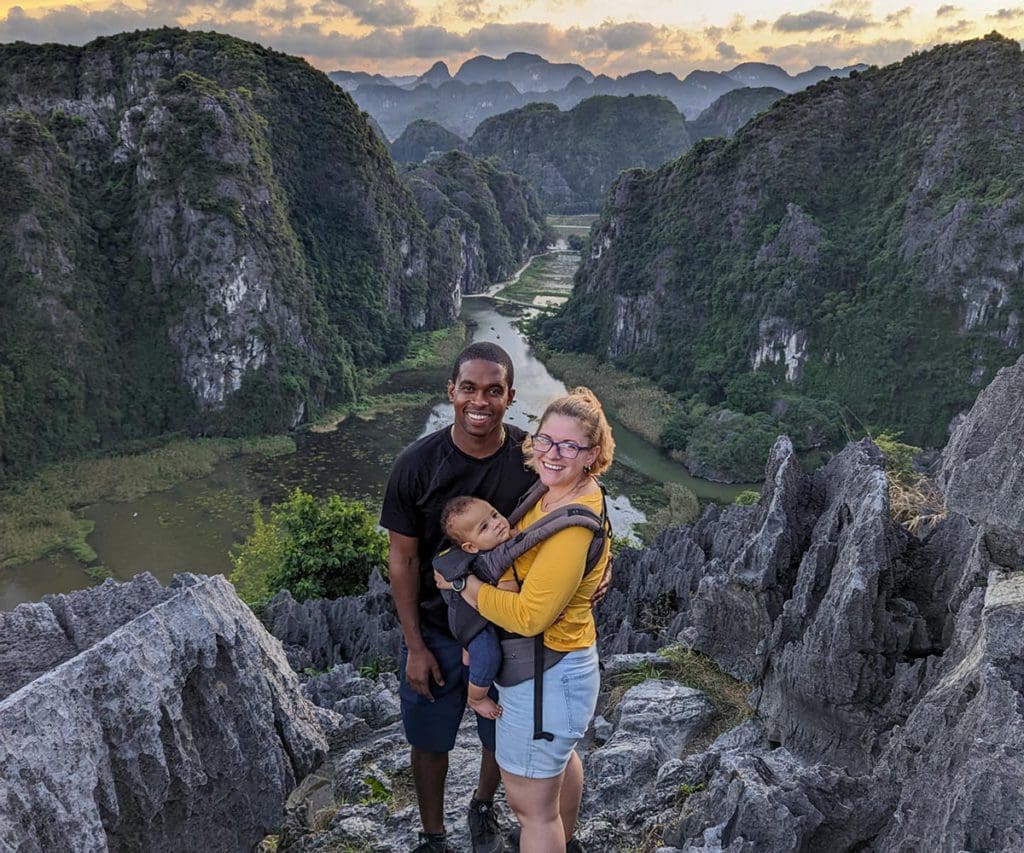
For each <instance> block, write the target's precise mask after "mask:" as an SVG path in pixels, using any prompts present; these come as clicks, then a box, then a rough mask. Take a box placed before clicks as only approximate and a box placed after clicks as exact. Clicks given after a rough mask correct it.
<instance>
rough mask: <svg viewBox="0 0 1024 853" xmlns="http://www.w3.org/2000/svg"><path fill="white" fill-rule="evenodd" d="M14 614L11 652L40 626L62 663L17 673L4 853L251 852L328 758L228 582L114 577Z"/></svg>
mask: <svg viewBox="0 0 1024 853" xmlns="http://www.w3.org/2000/svg"><path fill="white" fill-rule="evenodd" d="M47 609H48V610H49V611H50V612H51V614H52V619H46V618H43V616H44V612H45V610H47ZM4 617H5V618H4V619H3V621H2V622H0V648H10V643H11V640H12V637H11V632H14V633H23V632H26V631H32V630H34V631H35V633H33V634H27V635H23V636H21V637H19V643H20V644H21V648H22V649H31V648H32V646H33V645H34V643H35V641H37V640H38V642H39V643H40V644H41V645H43V646H44V647H47V648H49V649H51V650H52V651H51V653H50V654H49V655H48V656H47V657H48V659H49V660H50V661H53V662H55V665H54V666H53V667H52V668H51V669H49V670H48V671H46V672H43V673H31V672H29V670H28V669H27V668H20V669H19V668H10V667H8V672H7V676H8V677H7V680H6V682H5V684H6V687H7V689H8V690H9V689H10V688H11V687H12V686H13V687H15V689H14V691H13V692H10V693H9V694H8V695H6V696H5V698H3V700H2V701H0V790H3V791H4V796H3V797H2V798H0V826H4V827H5V830H4V832H3V833H0V850H5V851H6V850H11V851H14V850H17V851H50V850H71V851H80V850H81V851H84V850H106V849H121V850H151V851H181V850H186V849H187V850H224V851H230V850H238V851H242V850H245V851H248V850H251V849H252V848H253V846H254V845H255V844H256V843H257V842H258V841H259V840H260V839H261V838H263V836H265V835H266V834H267V833H268V832H270V831H272V830H274V829H276V827H277V826H278V825H279V824H280V822H281V820H282V818H283V811H284V800H285V797H286V795H287V793H288V792H289V791H290V790H291V788H292V787H293V786H294V785H295V784H296V781H297V780H299V779H301V778H302V777H303V776H305V775H306V774H307V773H309V772H310V771H311V770H312V769H313V768H314V767H315V766H316V765H317V764H318V763H319V761H321V760H322V758H323V757H324V754H325V751H326V742H325V740H324V738H323V734H322V733H321V731H320V728H319V725H318V724H317V720H316V716H315V714H314V711H313V708H312V706H311V705H309V704H308V703H307V702H306V701H305V700H304V699H303V698H302V697H301V695H300V693H299V686H298V681H297V679H296V677H295V675H294V674H293V673H292V672H291V670H290V669H289V667H288V665H287V661H286V660H285V657H284V654H283V653H282V650H281V647H280V644H279V643H277V642H276V641H275V640H273V639H272V638H271V637H270V636H269V635H268V634H267V633H266V631H265V630H264V629H263V627H262V626H261V625H260V624H259V622H258V621H257V620H256V618H255V616H253V614H252V613H251V611H250V610H249V609H248V608H247V607H246V606H245V605H244V604H243V603H242V602H241V601H240V600H239V599H238V597H237V596H236V595H235V592H234V588H233V587H232V586H231V585H230V584H229V583H228V582H227V581H226V580H225V579H224V578H223V577H212V578H203V577H199V576H195V575H179V576H178V578H177V579H176V581H175V583H174V584H172V585H171V586H170V587H167V588H163V587H159V585H158V584H156V582H155V581H154V580H153V579H152V578H150V577H141V578H137V579H136V580H135V581H133V582H132V583H129V584H115V583H113V582H112V581H108V582H107V583H105V584H103V586H101V587H99V588H98V589H93V590H87V591H85V592H81V593H74V594H71V595H68V596H49V597H47V599H46V600H45V601H44V603H41V604H34V605H22V606H21V607H19V608H17V609H16V610H15V611H14V613H13V618H8V617H10V615H9V614H4ZM32 617H36V618H35V619H34V620H33V619H32ZM54 626H57V627H59V628H60V629H61V630H62V631H64V632H65V636H66V639H67V642H66V643H65V644H63V645H61V644H59V643H56V642H55V637H56V634H55V633H54ZM61 658H63V660H60V659H61ZM58 661H59V662H58ZM29 675H32V676H33V677H32V679H31V680H29V681H26V677H27V676H29ZM12 676H13V677H12ZM19 682H20V685H19Z"/></svg>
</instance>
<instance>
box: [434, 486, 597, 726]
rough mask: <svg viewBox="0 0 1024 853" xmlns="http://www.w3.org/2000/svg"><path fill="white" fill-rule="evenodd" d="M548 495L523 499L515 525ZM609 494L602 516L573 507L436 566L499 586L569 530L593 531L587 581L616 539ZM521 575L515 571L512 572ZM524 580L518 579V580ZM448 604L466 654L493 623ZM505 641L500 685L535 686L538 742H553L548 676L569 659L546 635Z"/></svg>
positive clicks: (454, 601)
mask: <svg viewBox="0 0 1024 853" xmlns="http://www.w3.org/2000/svg"><path fill="white" fill-rule="evenodd" d="M546 492H547V486H545V485H543V484H542V483H541V482H540V481H538V482H537V483H535V484H534V486H533V487H532V488H531V489H530V490H529V491H528V492H527V493H526V494H525V495H523V497H522V499H521V500H520V502H519V504H518V505H517V506H516V508H515V510H513V512H512V514H511V515H510V516H509V518H508V521H509V524H510V525H513V526H514V525H516V524H518V523H519V521H521V520H522V518H523V516H524V515H526V513H527V511H528V510H529V509H531V508H532V507H533V506H534V504H536V503H537V501H539V500H540V499H541V498H542V497H543V496H544V494H545V493H546ZM603 492H604V488H603V487H602V496H601V515H600V516H598V515H596V514H595V513H594V512H592V511H591V510H590V509H588V508H587V507H585V506H580V505H579V504H568V505H566V506H562V507H559V508H558V509H556V510H553V511H552V512H550V513H548V514H547V515H546V516H544V517H543V518H541V519H539V520H538V521H535V522H534V523H533V524H531V525H530V526H529V527H527V528H525V529H524V530H521V531H520V532H519V533H517V534H516V535H515V536H513V537H512V538H511V539H509V540H508V541H507V542H503V543H502V544H501V545H498V546H497V547H496V548H493V549H491V550H490V551H485V552H482V553H478V554H468V553H466V552H465V551H463V550H462V549H461V548H449V549H448V550H446V551H442V552H441V553H440V554H438V555H437V556H436V557H435V558H434V560H433V565H434V568H435V569H436V570H437V571H438V572H439V573H440V574H441V576H442V577H444V579H445V580H447V581H449V582H451V581H454V580H456V579H457V578H465V577H468V576H469V575H471V574H473V575H476V576H477V577H478V578H480V580H482V581H484V582H486V583H492V584H494V583H497V582H498V581H499V580H500V579H501V576H502V575H503V574H504V573H505V570H506V569H508V567H509V566H512V564H513V562H514V561H515V560H516V558H518V557H520V556H522V555H523V554H525V553H526V552H527V551H529V550H530V549H531V548H533V547H534V546H535V545H538V544H539V543H541V542H543V541H544V540H545V539H547V538H548V537H549V536H552V535H554V534H555V533H557V532H558V531H559V530H564V529H565V528H567V527H586V528H587V529H588V530H591V531H593V533H594V538H593V540H592V541H591V543H590V547H589V548H588V549H587V561H586V565H585V567H584V569H583V577H586V576H587V575H588V574H590V572H591V571H593V569H594V568H595V567H596V566H597V564H598V563H599V562H600V560H601V555H602V554H603V553H604V549H605V543H606V541H607V540H610V539H611V535H612V529H611V523H610V522H609V520H608V511H607V507H606V506H605V499H604V494H603ZM512 571H513V573H514V572H515V567H514V566H513V569H512ZM516 580H518V577H517V578H516ZM442 594H443V595H444V598H445V600H446V601H447V602H448V625H449V627H450V628H451V631H452V633H453V634H454V635H455V637H456V639H458V641H459V642H460V643H461V644H462V646H463V648H465V647H466V646H467V645H468V644H469V642H470V641H471V640H472V639H473V638H474V637H475V636H476V635H477V634H479V633H480V632H481V631H482V630H483V629H484V628H486V627H487V626H488V624H489V623H488V621H487V620H486V619H485V618H484V617H483V616H481V615H480V614H479V613H478V612H477V611H476V610H475V609H474V608H473V607H471V606H470V605H469V603H467V602H466V601H465V599H463V597H462V596H461V595H459V594H458V593H455V592H453V591H452V590H444V591H443V592H442ZM498 632H499V636H500V637H501V654H502V663H501V669H500V671H499V672H498V677H497V679H496V680H497V682H498V684H500V685H502V686H504V687H511V686H513V685H515V684H520V683H522V682H523V681H526V680H527V679H530V678H532V679H534V682H533V719H534V733H533V738H534V740H538V739H541V738H543V739H544V740H553V739H554V735H552V734H551V733H550V732H545V731H544V730H543V696H544V692H543V691H544V671H545V670H547V669H550V668H551V667H552V666H554V665H555V664H556V663H558V661H560V660H561V659H562V658H563V657H565V654H566V653H565V652H556V651H555V650H553V649H549V648H547V647H546V646H545V645H544V633H543V632H541V633H540V634H537V635H536V636H535V637H523V636H520V635H518V634H512V633H509V632H508V631H504V630H502V629H500V628H499V629H498Z"/></svg>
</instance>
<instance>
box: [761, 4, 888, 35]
mask: <svg viewBox="0 0 1024 853" xmlns="http://www.w3.org/2000/svg"><path fill="white" fill-rule="evenodd" d="M872 26H874V21H872V20H871V19H870V18H866V17H864V16H862V15H853V16H851V17H846V16H845V15H840V14H839V13H837V12H829V11H825V10H824V9H815V10H812V11H810V12H799V13H794V12H787V13H786V14H785V15H782V16H780V17H779V18H777V19H776V21H775V23H774V24H773V25H772V29H773V30H775V31H776V32H780V33H810V32H815V31H816V30H846V31H849V32H854V31H856V30H863V29H866V28H867V27H872Z"/></svg>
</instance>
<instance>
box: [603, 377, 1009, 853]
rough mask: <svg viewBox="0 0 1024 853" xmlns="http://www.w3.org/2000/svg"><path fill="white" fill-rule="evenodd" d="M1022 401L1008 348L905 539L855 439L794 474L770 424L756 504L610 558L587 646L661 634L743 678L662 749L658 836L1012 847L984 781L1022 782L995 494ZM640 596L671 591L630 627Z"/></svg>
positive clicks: (660, 640)
mask: <svg viewBox="0 0 1024 853" xmlns="http://www.w3.org/2000/svg"><path fill="white" fill-rule="evenodd" d="M1022 401H1024V360H1021V361H1019V362H1018V363H1017V364H1016V365H1015V366H1013V367H1012V368H1006V369H1004V370H1002V371H1000V373H999V374H998V376H997V377H996V379H995V380H994V381H993V383H992V385H991V386H990V387H989V388H988V389H986V390H985V391H984V392H983V393H982V395H981V396H980V397H979V399H978V402H977V404H976V405H975V407H974V409H973V410H972V411H971V413H970V414H969V415H968V416H967V417H966V418H964V419H963V420H961V421H960V422H959V424H958V426H957V427H956V429H955V430H954V432H953V435H952V437H951V440H950V442H949V445H948V446H947V448H946V451H945V452H944V454H943V459H942V476H941V479H942V482H943V484H944V489H945V495H946V502H947V508H948V509H949V511H950V514H949V516H948V517H947V518H946V519H945V520H943V521H942V522H940V523H939V524H937V525H936V526H934V527H933V528H932V529H931V530H930V531H929V532H928V533H927V534H926V535H925V536H924V537H923V538H920V539H919V538H917V537H914V536H911V535H909V534H907V533H906V532H905V531H904V530H903V529H902V528H900V527H898V526H897V525H895V524H894V523H893V522H892V521H891V519H890V517H889V508H888V498H887V492H886V487H885V477H884V474H883V473H882V470H881V459H880V456H879V454H878V451H877V449H875V448H874V446H873V445H871V444H870V443H869V442H866V441H865V442H861V443H860V444H856V445H851V446H849V447H848V448H847V449H846V450H845V451H844V452H843V453H842V454H840V455H839V456H838V457H836V458H835V459H834V460H833V462H832V463H830V464H829V465H828V466H827V467H826V468H825V469H823V470H822V471H820V472H818V473H817V474H815V475H813V476H807V475H805V474H803V473H802V472H800V471H799V469H798V468H797V467H796V466H795V465H794V460H793V456H792V451H791V448H790V446H789V445H788V442H786V441H785V440H784V439H780V441H779V443H778V444H777V445H776V448H775V450H774V452H773V455H772V459H771V461H770V462H769V466H768V472H767V473H768V478H767V481H766V484H765V490H764V495H763V497H762V500H761V502H760V504H759V505H758V506H757V507H753V508H738V507H734V508H729V509H727V510H725V511H721V510H714V509H712V510H709V511H708V512H707V513H706V514H705V516H704V517H703V518H702V519H701V521H700V523H699V524H697V525H695V526H694V527H693V528H692V529H691V528H681V529H679V530H675V531H668V532H666V533H665V534H663V535H662V537H661V539H660V540H659V541H657V542H656V543H655V544H654V546H653V547H652V548H650V549H648V550H647V551H645V552H641V553H636V552H632V553H628V552H627V555H626V556H625V557H624V558H622V559H620V560H619V562H618V563H617V564H616V578H617V581H616V589H615V590H613V592H612V593H611V594H610V596H609V599H608V603H607V605H606V606H605V607H604V608H603V609H602V611H601V621H602V623H603V625H604V627H605V632H604V634H605V641H604V645H605V648H606V650H608V651H625V650H636V649H650V648H653V647H656V646H660V645H662V644H664V643H666V642H682V643H683V644H685V645H686V646H688V647H691V648H693V649H696V650H700V651H702V652H704V653H706V654H708V655H710V656H712V657H713V658H714V659H715V660H716V661H717V662H718V663H719V664H720V665H721V666H722V667H723V669H725V670H726V671H728V672H731V673H733V674H734V675H737V676H739V677H741V678H743V679H744V680H746V681H748V682H749V683H751V684H752V686H753V691H752V693H751V696H750V703H751V705H752V706H753V708H754V709H755V711H756V717H755V720H754V721H752V722H751V723H750V724H747V726H746V727H745V728H744V729H743V730H737V732H735V733H733V734H730V735H728V736H725V737H723V738H721V739H720V740H719V741H717V742H716V743H715V744H713V745H712V747H711V748H710V750H708V751H706V752H704V753H702V754H696V755H690V756H684V759H683V761H682V762H679V763H676V764H666V765H663V766H662V768H661V771H660V773H659V777H658V781H657V783H656V785H655V786H654V788H653V789H652V792H649V793H652V795H653V796H655V800H656V799H657V791H658V790H661V791H662V795H663V797H665V799H663V800H662V804H663V805H664V807H665V809H666V812H665V813H662V814H660V815H659V817H658V819H659V820H661V821H662V822H663V823H664V825H666V826H668V830H667V831H666V832H665V834H664V840H665V841H666V842H667V843H669V844H672V845H674V846H676V847H678V848H680V849H684V850H711V849H715V850H718V849H737V850H741V849H742V850H746V849H773V850H776V849H777V850H798V849H801V850H804V849H829V850H852V849H870V850H905V849H910V848H924V847H927V848H929V849H975V848H979V847H981V848H985V849H1014V848H1016V847H1018V846H1020V844H1021V843H1022V839H1024V835H1022V834H1021V829H1020V825H1019V822H1018V821H1017V820H1016V819H1015V817H1014V816H1013V815H1012V814H1011V812H1010V811H1009V810H1008V807H1007V805H1006V802H1005V801H1004V800H1002V795H1003V794H1004V793H1005V794H1006V795H1007V796H1009V794H1008V792H1009V790H1010V789H1012V788H1014V787H1015V786H1017V785H1019V784H1020V782H1021V780H1022V779H1024V765H1022V764H1021V762H1020V761H1019V760H1018V759H1017V757H1016V750H1017V747H1016V744H1018V743H1019V742H1020V740H1021V738H1022V737H1024V717H1022V715H1021V713H1020V708H1019V701H1018V699H1019V696H1017V693H1018V692H1019V684H1018V682H1019V677H1018V675H1017V669H1018V668H1019V667H1018V666H1017V664H1016V663H1014V661H1017V662H1019V660H1020V657H1021V653H1022V648H1021V640H1020V629H1021V627H1022V621H1024V598H1022V597H1021V594H1020V593H1021V590H1020V586H1021V584H1020V583H1019V577H1018V573H1019V571H1020V569H1021V566H1022V565H1024V563H1022V562H1021V549H1020V546H1019V542H1020V541H1021V534H1022V533H1024V526H1022V524H1021V520H1020V518H1019V517H1018V516H1019V504H1020V501H1019V499H1018V500H1016V501H1014V500H1009V501H1007V500H1006V497H1007V495H1010V494H1013V493H1015V491H1017V486H1016V484H1017V483H1018V481H1019V480H1020V470H1019V468H1020V466H1019V464H1018V460H1019V459H1020V458H1024V457H1022V456H1021V451H1022V450H1024V427H1022V424H1021V421H1020V417H1021V412H1022V411H1024V410H1022V405H1024V403H1022ZM1007 460H1014V461H1012V462H1009V464H1007ZM980 483H984V486H981V485H980ZM657 595H662V596H670V597H671V598H672V600H673V601H674V602H675V604H676V608H675V612H674V614H673V615H672V616H671V618H670V619H668V620H664V621H663V622H662V624H659V625H650V624H649V619H647V617H646V616H645V612H644V608H645V607H646V606H648V604H649V602H651V600H652V597H653V596H657ZM645 622H646V623H647V624H645ZM641 626H642V627H641ZM638 628H641V629H640V630H637V629H638ZM741 732H744V734H742V735H741ZM679 785H686V786H688V787H687V789H688V790H691V789H696V791H695V793H693V794H691V795H690V796H689V797H688V798H687V799H686V805H685V807H684V808H683V809H682V810H681V811H678V810H677V808H678V807H677V806H675V805H674V804H673V803H672V802H671V801H670V799H668V798H667V794H668V793H669V792H670V790H671V789H672V788H673V786H675V787H678V786H679ZM674 809H676V810H677V811H676V816H675V817H674V818H673V817H669V816H668V814H667V813H668V812H671V811H673V810H674ZM656 810H657V809H656V808H655V811H656ZM645 822H646V825H650V824H651V813H650V812H649V811H648V812H647V813H646V814H644V815H642V816H638V824H637V826H638V828H639V827H640V826H641V825H644V824H645Z"/></svg>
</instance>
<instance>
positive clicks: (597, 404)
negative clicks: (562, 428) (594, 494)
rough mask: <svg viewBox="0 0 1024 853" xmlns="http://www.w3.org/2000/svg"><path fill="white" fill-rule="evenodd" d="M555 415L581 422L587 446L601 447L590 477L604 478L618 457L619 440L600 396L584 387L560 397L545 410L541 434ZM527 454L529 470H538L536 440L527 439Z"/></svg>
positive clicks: (524, 446) (525, 444) (525, 451)
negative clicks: (616, 455)
mask: <svg viewBox="0 0 1024 853" xmlns="http://www.w3.org/2000/svg"><path fill="white" fill-rule="evenodd" d="M551 415H562V416H563V417H567V418H572V419H573V420H576V421H578V422H579V424H580V426H581V427H583V434H584V435H585V436H586V437H587V444H589V445H591V446H594V447H597V448H598V451H597V458H596V459H595V460H594V464H593V465H591V466H590V473H591V474H594V475H595V476H596V475H598V474H603V473H604V472H605V471H607V470H608V467H609V466H610V465H611V464H612V457H613V456H614V455H615V439H614V438H612V428H611V427H610V426H609V425H608V419H607V418H606V417H605V415H604V409H603V408H602V406H601V401H600V400H598V399H597V395H596V394H595V393H594V392H593V391H591V390H590V389H589V388H587V387H585V386H583V385H580V386H579V387H578V388H573V389H572V390H571V391H570V392H569V393H568V394H563V395H562V396H561V397H556V398H555V399H554V400H552V401H551V402H550V403H548V407H547V408H546V409H545V410H544V414H543V415H542V416H541V419H540V421H539V426H538V427H537V429H538V430H540V429H542V428H543V427H544V421H546V420H547V419H548V417H550V416H551ZM523 454H524V456H525V457H526V465H527V467H528V468H533V467H534V462H533V436H531V435H527V436H526V440H525V441H524V442H523Z"/></svg>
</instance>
